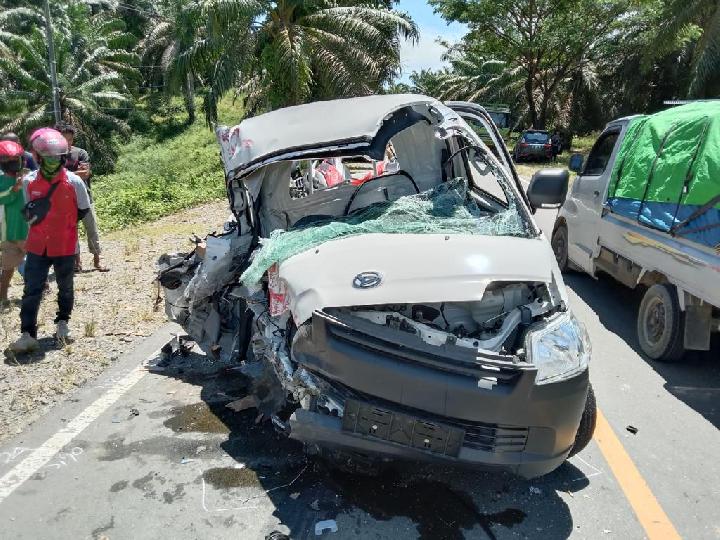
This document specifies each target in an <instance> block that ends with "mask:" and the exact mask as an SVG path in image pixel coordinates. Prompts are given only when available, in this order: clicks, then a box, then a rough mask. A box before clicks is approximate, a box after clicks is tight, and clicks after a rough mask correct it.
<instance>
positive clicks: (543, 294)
mask: <svg viewBox="0 0 720 540" xmlns="http://www.w3.org/2000/svg"><path fill="white" fill-rule="evenodd" d="M550 309H551V303H550V298H549V296H548V294H547V289H546V288H545V286H544V285H532V284H531V285H528V284H524V283H510V284H497V285H495V286H493V287H491V288H488V289H486V290H485V294H484V295H483V297H482V300H480V301H477V302H448V303H441V304H412V305H386V306H373V307H372V308H366V307H354V308H349V309H343V310H327V311H328V312H329V313H331V314H332V313H334V312H339V313H343V312H349V313H351V314H352V315H354V316H356V317H360V318H362V319H366V320H368V321H371V322H373V323H375V324H380V325H385V326H387V327H389V328H392V329H395V330H399V331H401V332H407V333H410V334H415V335H417V336H418V337H419V338H420V339H422V340H423V341H424V342H425V343H428V344H429V345H457V346H458V347H466V348H469V349H476V350H484V351H492V352H497V353H501V354H515V353H516V346H515V344H516V341H517V337H518V333H519V332H520V329H521V326H522V325H525V326H527V325H529V324H530V323H531V322H532V321H533V320H535V318H536V317H538V316H540V315H543V314H545V313H547V312H548V311H550Z"/></svg>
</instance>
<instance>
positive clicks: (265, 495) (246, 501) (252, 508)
mask: <svg viewBox="0 0 720 540" xmlns="http://www.w3.org/2000/svg"><path fill="white" fill-rule="evenodd" d="M307 468H308V466H307V465H305V466H304V467H303V468H302V470H301V471H300V472H299V473H298V474H297V476H296V477H295V478H293V479H292V480H291V481H290V482H288V483H287V484H284V485H282V486H275V487H274V488H270V489H268V490H267V491H263V493H261V494H260V495H253V496H252V497H248V498H246V499H244V500H243V501H240V504H242V505H243V506H232V507H229V508H208V506H207V503H206V502H205V496H206V494H207V487H206V484H205V473H204V472H203V470H202V469H200V479H201V480H202V500H201V504H202V508H203V510H205V512H234V511H237V510H257V509H258V508H262V506H257V505H256V506H245V503H248V502H250V501H253V500H257V499H261V498H267V494H268V493H271V492H273V491H275V490H277V489H283V488H288V487H290V486H292V485H293V484H294V483H295V482H296V481H297V479H298V478H300V477H301V476H302V475H303V473H304V472H305V471H306V470H307Z"/></svg>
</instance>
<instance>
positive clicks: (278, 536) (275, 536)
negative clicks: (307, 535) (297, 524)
mask: <svg viewBox="0 0 720 540" xmlns="http://www.w3.org/2000/svg"><path fill="white" fill-rule="evenodd" d="M265 540H290V537H289V536H288V535H287V534H285V533H282V532H280V531H273V532H271V533H270V534H268V535H267V536H266V537H265Z"/></svg>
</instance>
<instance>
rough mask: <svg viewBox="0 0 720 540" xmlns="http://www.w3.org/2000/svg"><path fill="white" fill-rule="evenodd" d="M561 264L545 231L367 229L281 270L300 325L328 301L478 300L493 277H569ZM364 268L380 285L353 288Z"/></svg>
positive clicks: (531, 279)
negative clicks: (562, 274)
mask: <svg viewBox="0 0 720 540" xmlns="http://www.w3.org/2000/svg"><path fill="white" fill-rule="evenodd" d="M556 269H557V264H556V263H555V259H554V256H553V254H552V251H551V249H550V247H549V245H548V242H547V240H546V239H545V238H544V237H537V238H517V237H509V236H481V235H461V234H454V235H442V234H417V235H408V234H403V235H400V234H368V235H361V236H352V237H348V238H343V239H339V240H333V241H331V242H327V243H325V244H323V245H321V246H320V247H318V248H316V249H312V250H309V251H306V252H304V253H300V254H298V255H295V256H294V257H291V258H290V259H288V260H287V261H285V262H283V263H282V264H281V265H280V270H279V271H280V278H281V279H282V280H284V281H285V283H286V284H287V291H288V293H289V295H290V309H291V312H292V314H293V317H294V319H295V322H296V324H298V325H299V324H301V323H302V322H304V321H306V320H308V319H309V318H310V317H311V315H312V313H313V311H315V310H318V309H322V308H326V307H348V306H370V305H378V304H411V303H423V302H425V303H433V302H464V301H476V300H480V299H481V298H482V296H483V293H484V292H485V288H486V287H487V286H488V284H490V283H491V282H493V281H505V282H509V281H520V282H543V283H551V282H552V281H553V277H554V278H555V281H556V283H557V282H560V283H562V281H561V280H560V278H559V272H558V273H556ZM362 272H377V273H379V274H380V275H381V277H382V281H381V283H380V285H378V286H377V287H374V288H369V289H358V288H355V287H353V279H354V278H355V276H357V275H358V274H360V273H362ZM553 274H555V275H553ZM558 288H559V289H560V290H561V291H562V292H561V296H562V297H563V299H565V298H564V297H565V291H564V287H563V286H562V285H560V287H558ZM565 300H566V299H565Z"/></svg>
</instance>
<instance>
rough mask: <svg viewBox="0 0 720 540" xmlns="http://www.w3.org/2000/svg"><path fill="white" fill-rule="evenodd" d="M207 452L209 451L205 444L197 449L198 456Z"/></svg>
mask: <svg viewBox="0 0 720 540" xmlns="http://www.w3.org/2000/svg"><path fill="white" fill-rule="evenodd" d="M205 450H207V446H205V445H204V444H202V445H200V446H198V447H197V449H196V450H195V453H196V454H199V453H200V452H204V451H205Z"/></svg>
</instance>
